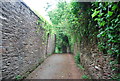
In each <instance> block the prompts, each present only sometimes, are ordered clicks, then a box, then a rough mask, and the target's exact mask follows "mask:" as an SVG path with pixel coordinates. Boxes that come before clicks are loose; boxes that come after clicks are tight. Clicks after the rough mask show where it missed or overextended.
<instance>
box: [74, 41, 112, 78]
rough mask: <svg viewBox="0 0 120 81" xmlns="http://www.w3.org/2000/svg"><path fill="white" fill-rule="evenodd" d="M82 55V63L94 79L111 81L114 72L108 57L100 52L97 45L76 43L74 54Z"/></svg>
mask: <svg viewBox="0 0 120 81" xmlns="http://www.w3.org/2000/svg"><path fill="white" fill-rule="evenodd" d="M77 53H80V63H81V65H82V66H83V67H84V68H85V71H86V72H87V73H88V75H90V77H91V78H92V79H111V75H113V73H114V72H113V71H112V70H111V65H110V64H109V61H110V60H111V59H112V58H110V56H108V55H104V54H102V52H100V51H98V47H97V45H96V44H86V43H84V42H82V43H81V44H79V43H75V45H74V54H77Z"/></svg>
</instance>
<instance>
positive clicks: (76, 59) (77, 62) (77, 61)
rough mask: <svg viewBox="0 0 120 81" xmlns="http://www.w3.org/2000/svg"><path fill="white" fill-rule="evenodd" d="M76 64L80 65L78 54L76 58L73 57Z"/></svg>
mask: <svg viewBox="0 0 120 81" xmlns="http://www.w3.org/2000/svg"><path fill="white" fill-rule="evenodd" d="M74 58H75V62H76V64H80V53H77V54H76V56H74Z"/></svg>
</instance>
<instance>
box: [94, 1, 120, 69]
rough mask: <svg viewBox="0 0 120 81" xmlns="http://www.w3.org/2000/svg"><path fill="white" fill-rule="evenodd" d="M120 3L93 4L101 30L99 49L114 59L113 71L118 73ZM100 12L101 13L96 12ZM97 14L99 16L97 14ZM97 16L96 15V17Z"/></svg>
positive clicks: (95, 17)
mask: <svg viewBox="0 0 120 81" xmlns="http://www.w3.org/2000/svg"><path fill="white" fill-rule="evenodd" d="M119 4H120V2H118V3H115V2H112V3H108V2H104V3H102V2H99V3H98V2H96V3H93V4H92V5H93V14H92V17H93V18H94V21H96V22H97V25H98V27H97V28H99V31H98V35H97V37H98V38H99V42H98V48H99V49H100V50H101V51H103V54H109V55H111V57H113V58H114V61H111V62H110V64H111V65H112V70H113V71H118V69H119V68H118V67H115V66H114V65H116V64H118V63H119V62H118V60H119V56H120V8H119V7H118V6H119ZM96 10H97V11H99V12H96ZM95 13H97V15H96V14H95ZM94 14H95V15H94Z"/></svg>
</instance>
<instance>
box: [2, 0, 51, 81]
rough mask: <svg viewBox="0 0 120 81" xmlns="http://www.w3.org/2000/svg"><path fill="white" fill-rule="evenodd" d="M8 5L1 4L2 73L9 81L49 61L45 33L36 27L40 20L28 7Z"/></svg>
mask: <svg viewBox="0 0 120 81" xmlns="http://www.w3.org/2000/svg"><path fill="white" fill-rule="evenodd" d="M5 1H6V0H4V2H1V1H0V9H1V10H0V14H1V15H0V21H1V22H0V27H2V29H0V33H2V40H1V41H2V42H0V55H1V58H0V61H1V60H2V67H0V69H1V70H2V78H5V79H9V78H15V77H17V76H18V75H23V74H25V72H27V71H28V70H30V69H32V68H33V67H34V66H36V64H38V63H39V62H41V61H42V60H43V59H44V58H45V57H46V41H45V40H44V39H43V37H44V29H43V28H42V27H38V26H37V23H36V22H37V20H38V19H39V17H38V16H37V15H36V14H35V13H34V12H33V11H32V10H31V9H30V8H29V7H28V6H26V5H25V4H24V3H23V2H20V1H18V0H17V2H10V1H9V2H5ZM7 1H8V0H7ZM1 31H2V32H1ZM51 48H52V47H51ZM52 50H53V49H52ZM0 64H1V63H0ZM0 74H1V73H0ZM0 76H1V75H0Z"/></svg>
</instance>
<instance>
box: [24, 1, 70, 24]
mask: <svg viewBox="0 0 120 81" xmlns="http://www.w3.org/2000/svg"><path fill="white" fill-rule="evenodd" d="M23 1H24V2H25V3H26V4H27V5H28V6H29V7H30V8H31V9H33V10H35V11H37V12H38V13H39V14H40V15H41V16H43V17H44V18H45V19H46V20H47V21H49V22H50V19H49V16H48V14H47V12H48V11H50V10H53V9H55V8H56V4H57V2H58V1H59V0H23ZM66 1H67V2H69V1H70V0H66ZM47 3H48V4H49V5H51V6H50V7H49V9H48V10H47V11H46V8H45V7H47Z"/></svg>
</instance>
